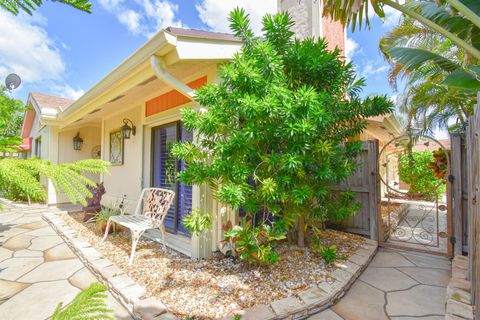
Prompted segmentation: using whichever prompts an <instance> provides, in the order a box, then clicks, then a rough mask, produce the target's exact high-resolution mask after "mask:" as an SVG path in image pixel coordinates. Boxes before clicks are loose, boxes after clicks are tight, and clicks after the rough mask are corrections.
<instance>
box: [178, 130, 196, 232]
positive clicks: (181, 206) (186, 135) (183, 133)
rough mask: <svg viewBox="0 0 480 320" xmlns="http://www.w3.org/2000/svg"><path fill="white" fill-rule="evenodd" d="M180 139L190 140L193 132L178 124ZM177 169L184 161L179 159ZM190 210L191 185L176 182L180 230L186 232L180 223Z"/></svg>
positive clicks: (182, 168) (181, 167)
mask: <svg viewBox="0 0 480 320" xmlns="http://www.w3.org/2000/svg"><path fill="white" fill-rule="evenodd" d="M179 140H180V141H192V140H193V133H192V132H190V131H188V130H186V129H185V127H184V126H183V125H181V126H180V139H179ZM178 167H179V170H180V171H182V170H184V169H185V162H184V161H183V160H182V161H179V166H178ZM190 211H192V186H191V185H185V184H183V183H179V184H178V219H177V228H178V230H179V231H180V232H184V233H188V230H187V229H185V228H184V227H183V225H182V219H183V217H184V216H185V215H187V214H189V213H190Z"/></svg>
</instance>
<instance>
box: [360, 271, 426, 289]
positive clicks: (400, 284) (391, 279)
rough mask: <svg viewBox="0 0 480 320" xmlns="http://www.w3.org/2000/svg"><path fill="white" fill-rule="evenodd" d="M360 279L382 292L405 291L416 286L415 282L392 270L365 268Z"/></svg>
mask: <svg viewBox="0 0 480 320" xmlns="http://www.w3.org/2000/svg"><path fill="white" fill-rule="evenodd" d="M360 279H361V280H362V281H364V282H366V283H368V284H370V285H372V286H373V287H375V288H377V289H380V290H382V291H394V290H405V289H408V288H410V287H412V286H414V285H416V284H418V283H417V282H416V281H415V280H413V279H412V278H410V277H409V276H407V275H405V274H403V273H402V272H400V271H398V270H396V269H394V268H377V267H370V268H367V269H366V270H365V271H364V272H363V274H362V275H361V276H360Z"/></svg>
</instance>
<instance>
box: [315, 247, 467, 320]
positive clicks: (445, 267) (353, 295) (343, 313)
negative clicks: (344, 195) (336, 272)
mask: <svg viewBox="0 0 480 320" xmlns="http://www.w3.org/2000/svg"><path fill="white" fill-rule="evenodd" d="M450 268H451V263H450V261H449V260H448V259H446V258H442V257H436V256H432V255H426V254H418V253H413V252H405V251H402V250H387V249H380V250H379V251H378V253H377V255H376V256H375V258H374V259H373V260H372V262H371V263H370V265H369V267H368V268H367V269H366V270H365V271H364V272H363V274H362V275H361V276H360V277H359V279H358V280H357V281H356V282H355V283H354V284H353V286H352V287H351V288H350V290H349V291H348V292H347V293H346V294H345V296H344V297H343V298H342V299H341V300H340V301H339V302H338V303H337V304H336V305H334V306H333V307H331V308H330V309H329V310H325V311H323V312H320V313H318V314H316V315H312V316H310V317H309V318H308V319H309V320H320V319H322V320H323V319H325V320H342V319H344V320H364V319H369V320H376V319H379V320H384V319H385V320H415V319H423V320H440V319H445V296H446V294H447V288H446V286H447V284H448V281H449V280H450V276H451V271H450ZM460 276H461V275H460ZM457 280H458V281H457V282H459V281H460V282H461V278H460V279H457ZM460 285H461V286H465V285H463V283H460ZM451 307H452V308H454V307H455V306H451ZM450 318H451V317H450ZM452 320H453V318H452Z"/></svg>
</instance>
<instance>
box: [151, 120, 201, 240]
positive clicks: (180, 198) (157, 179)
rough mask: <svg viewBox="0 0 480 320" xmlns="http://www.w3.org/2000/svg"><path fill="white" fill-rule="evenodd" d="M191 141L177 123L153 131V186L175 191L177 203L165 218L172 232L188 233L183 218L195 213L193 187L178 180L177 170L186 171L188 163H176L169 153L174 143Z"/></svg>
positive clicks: (175, 201) (168, 228)
mask: <svg viewBox="0 0 480 320" xmlns="http://www.w3.org/2000/svg"><path fill="white" fill-rule="evenodd" d="M192 139H193V134H192V133H191V132H189V131H187V130H186V129H185V128H184V127H183V126H182V125H181V124H179V123H178V122H176V123H172V124H169V125H165V126H161V127H158V128H154V129H153V130H152V171H153V172H152V186H153V187H158V188H165V189H170V190H173V191H175V199H174V203H173V204H172V206H171V207H170V210H169V211H168V214H167V216H166V217H165V227H166V228H167V230H168V231H170V232H176V231H180V232H182V233H188V230H186V229H185V228H184V227H183V225H182V219H183V217H184V216H185V215H186V214H188V213H190V211H191V210H192V186H190V185H184V184H182V183H177V179H176V176H177V172H178V170H180V171H181V170H183V169H184V168H185V163H184V162H183V161H176V159H175V158H173V157H172V156H171V154H170V151H171V147H172V145H173V143H175V142H177V141H192ZM175 211H176V214H175Z"/></svg>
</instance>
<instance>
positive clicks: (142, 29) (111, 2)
mask: <svg viewBox="0 0 480 320" xmlns="http://www.w3.org/2000/svg"><path fill="white" fill-rule="evenodd" d="M127 3H128V5H127ZM100 4H101V5H102V7H103V8H105V10H107V11H108V12H110V13H112V14H114V15H115V16H116V17H117V19H118V21H119V22H120V23H121V24H123V25H124V26H126V27H127V29H128V30H129V31H130V32H131V33H132V34H135V35H144V36H145V37H151V36H153V35H154V34H155V33H157V32H158V31H160V30H161V29H163V28H166V27H169V26H174V27H181V26H184V24H183V23H182V21H180V20H178V19H177V18H176V14H177V12H178V5H177V4H174V3H172V2H170V1H169V0H134V1H128V2H127V1H124V0H100Z"/></svg>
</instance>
